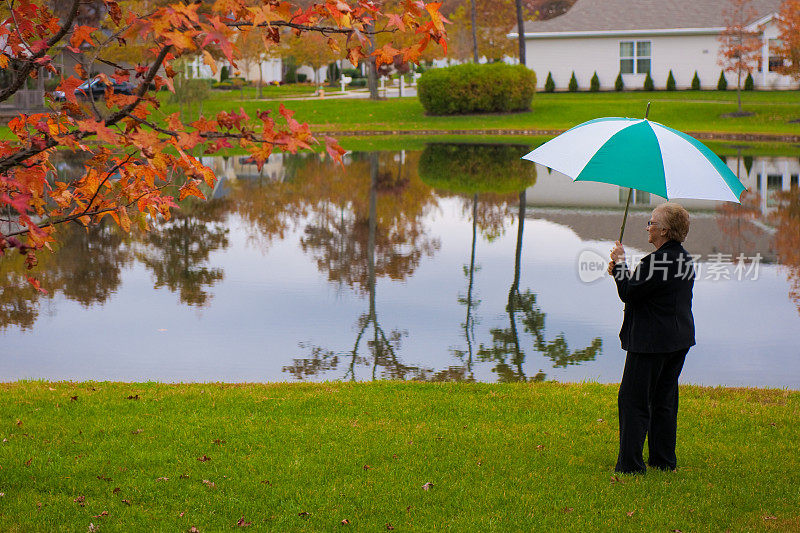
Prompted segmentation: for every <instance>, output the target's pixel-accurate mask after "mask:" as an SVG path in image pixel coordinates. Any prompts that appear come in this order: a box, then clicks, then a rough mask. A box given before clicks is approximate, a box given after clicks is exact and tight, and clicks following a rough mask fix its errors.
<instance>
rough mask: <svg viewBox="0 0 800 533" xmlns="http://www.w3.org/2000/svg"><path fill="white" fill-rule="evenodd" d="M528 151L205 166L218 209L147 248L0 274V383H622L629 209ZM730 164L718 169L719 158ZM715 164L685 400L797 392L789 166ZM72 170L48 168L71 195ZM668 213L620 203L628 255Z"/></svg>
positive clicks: (84, 236)
mask: <svg viewBox="0 0 800 533" xmlns="http://www.w3.org/2000/svg"><path fill="white" fill-rule="evenodd" d="M529 149H530V147H529V146H521V145H489V144H487V145H477V144H444V143H431V144H428V145H427V146H426V147H425V149H424V150H416V151H381V152H355V153H351V154H348V155H347V156H346V157H345V167H346V171H342V169H341V168H340V167H338V166H337V165H334V164H333V163H332V162H330V161H329V160H326V159H325V157H324V156H321V155H319V154H305V155H296V156H289V155H282V154H278V155H273V156H272V157H271V158H270V160H269V162H268V163H267V164H266V165H265V166H264V168H263V169H261V170H259V169H257V168H256V166H255V165H253V164H250V163H248V161H247V158H246V157H240V156H232V157H215V158H210V157H209V158H206V159H204V162H205V163H206V164H207V165H209V166H210V167H211V168H213V169H214V171H215V172H216V174H217V176H218V177H219V178H220V180H219V182H218V184H217V186H216V187H215V188H214V190H209V191H207V193H208V196H209V198H210V201H208V202H186V203H184V204H183V206H182V209H181V210H179V211H176V212H175V215H174V216H173V218H171V219H170V220H168V221H163V220H161V221H157V222H155V223H153V224H152V228H151V231H150V232H147V233H145V232H139V231H136V230H134V231H132V232H131V233H130V234H126V233H124V232H122V231H121V230H120V229H119V228H118V227H116V226H115V225H113V224H104V225H101V226H99V227H96V228H92V229H90V230H88V231H87V230H85V229H82V228H79V227H74V226H72V227H64V228H61V229H60V232H59V239H60V242H61V244H60V249H58V250H57V253H55V254H48V253H43V254H42V255H41V258H40V264H39V266H38V267H37V271H38V272H37V275H38V277H39V279H40V280H41V282H42V286H44V287H45V288H47V289H48V291H49V293H48V294H47V295H44V294H38V293H34V292H33V290H32V289H31V288H30V287H28V286H27V284H26V283H24V282H23V281H20V279H19V276H18V272H21V271H22V262H21V258H20V257H19V256H18V254H14V255H13V256H7V257H5V258H3V259H2V260H1V261H0V276H2V282H3V292H2V295H0V325H1V326H0V327H1V329H0V337H2V338H1V339H0V342H1V343H2V346H3V353H2V355H0V380H2V381H10V380H16V379H23V378H42V379H53V380H62V379H70V380H89V379H91V380H122V381H143V380H156V381H165V382H180V381H225V382H244V381H298V380H314V381H319V380H373V379H390V378H391V379H419V380H477V381H487V382H494V381H539V380H556V381H563V382H574V381H584V380H591V381H600V382H617V381H619V379H620V377H621V375H622V368H623V364H624V357H625V354H624V352H623V351H622V350H621V349H620V345H619V338H618V332H619V326H620V324H621V321H622V308H623V306H622V304H621V303H620V301H619V300H618V298H617V296H616V291H615V287H614V284H613V282H612V280H611V279H610V278H609V277H608V276H606V275H604V274H603V270H604V268H605V261H606V258H607V257H608V252H609V250H610V248H611V246H612V242H613V241H614V240H615V239H616V237H617V236H618V233H619V225H620V223H621V220H622V212H623V210H624V203H625V199H626V195H627V190H626V189H625V190H621V189H620V188H619V187H616V186H611V185H605V184H598V183H587V182H584V183H572V181H571V180H569V179H568V178H566V177H565V176H563V175H560V174H558V173H557V172H551V171H548V169H546V168H543V167H540V166H537V165H533V164H531V163H528V162H527V161H520V160H518V158H519V157H520V156H521V155H523V154H524V153H526V152H527V151H528V150H529ZM729 152H730V151H729ZM786 152H787V154H788V155H785V156H774V155H769V156H759V155H757V154H748V150H747V149H746V148H745V149H740V150H739V151H738V153H737V154H736V155H728V156H727V157H726V158H725V160H726V164H728V166H730V167H731V168H732V169H733V170H734V171H735V172H737V173H738V175H739V176H740V178H741V179H742V181H743V182H744V184H745V185H746V186H748V188H749V191H747V192H746V193H745V196H744V197H743V202H742V205H741V206H737V205H734V204H721V203H717V202H708V201H685V202H681V203H683V204H684V205H685V206H686V207H687V208H688V209H689V211H690V213H691V216H692V222H691V229H690V232H689V237H688V239H687V241H686V243H685V246H686V248H687V249H688V250H689V251H690V252H691V253H692V254H693V255H694V256H695V257H696V259H697V260H698V268H699V273H698V280H697V282H696V284H695V293H694V294H695V300H694V313H695V320H696V324H697V346H695V347H694V348H693V349H692V350H691V351H690V352H689V356H688V358H687V362H686V366H685V369H684V372H683V375H682V378H681V379H682V382H684V383H694V384H703V385H726V386H760V387H763V386H769V387H786V388H791V389H798V388H800V342H799V341H800V255H799V254H800V252H799V250H800V194H798V187H797V183H798V175H800V159H798V156H797V153H798V151H797V149H796V148H793V147H787V148H786ZM76 167H77V168H78V169H79V168H80V162H79V161H77V162H76V161H70V160H64V161H62V162H61V163H59V168H60V170H61V171H62V172H63V173H64V174H65V175H66V174H68V173H69V172H70V171H73V172H74V171H75V169H76ZM662 201H663V200H662V199H660V198H658V197H656V196H651V195H647V194H637V195H636V196H634V204H633V207H632V212H631V214H630V215H629V218H628V224H627V229H626V235H625V243H626V248H627V249H628V252H629V256H630V255H634V256H635V255H639V256H641V255H643V254H645V253H648V252H649V251H650V245H648V243H647V237H646V232H645V222H646V221H647V220H648V217H649V213H650V210H651V209H652V207H653V206H654V205H656V204H658V203H660V202H662Z"/></svg>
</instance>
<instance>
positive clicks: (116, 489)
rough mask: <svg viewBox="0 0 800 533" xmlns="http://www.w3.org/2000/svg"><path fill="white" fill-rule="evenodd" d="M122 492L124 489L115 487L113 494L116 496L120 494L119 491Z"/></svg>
mask: <svg viewBox="0 0 800 533" xmlns="http://www.w3.org/2000/svg"><path fill="white" fill-rule="evenodd" d="M121 490H122V489H120V488H119V487H114V490H112V491H111V494H116V493H118V492H119V491H121Z"/></svg>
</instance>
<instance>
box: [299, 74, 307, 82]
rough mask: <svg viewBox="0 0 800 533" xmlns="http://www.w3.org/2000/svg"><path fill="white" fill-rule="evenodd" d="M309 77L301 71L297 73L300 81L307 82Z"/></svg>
mask: <svg viewBox="0 0 800 533" xmlns="http://www.w3.org/2000/svg"><path fill="white" fill-rule="evenodd" d="M307 79H308V74H300V73H299V72H298V73H297V82H298V83H305V82H306V80H307Z"/></svg>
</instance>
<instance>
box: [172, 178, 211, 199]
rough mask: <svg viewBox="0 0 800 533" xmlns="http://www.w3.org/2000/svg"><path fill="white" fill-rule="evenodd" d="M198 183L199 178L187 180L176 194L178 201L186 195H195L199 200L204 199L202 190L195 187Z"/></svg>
mask: <svg viewBox="0 0 800 533" xmlns="http://www.w3.org/2000/svg"><path fill="white" fill-rule="evenodd" d="M198 183H200V180H189V181H187V182H186V183H185V184H184V185H183V187H181V193H180V195H179V196H178V201H179V202H180V201H181V200H183V199H184V198H186V197H187V196H196V197H198V198H200V199H201V200H205V199H206V197H205V195H204V194H203V192H202V191H201V190H200V189H199V188H198V187H197V184H198Z"/></svg>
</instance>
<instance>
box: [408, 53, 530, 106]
mask: <svg viewBox="0 0 800 533" xmlns="http://www.w3.org/2000/svg"><path fill="white" fill-rule="evenodd" d="M535 91H536V74H534V72H533V71H532V70H530V69H528V68H527V67H525V66H523V65H506V64H504V63H492V64H490V65H476V64H474V63H465V64H463V65H455V66H452V67H445V68H437V69H431V70H428V71H426V72H425V73H424V74H423V75H422V77H421V78H420V79H419V81H418V82H417V94H418V95H419V100H420V102H421V103H422V107H424V108H425V112H426V113H427V114H428V115H459V114H461V115H463V114H470V113H497V112H507V111H527V110H529V109H530V108H531V101H532V100H533V93H534V92H535Z"/></svg>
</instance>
